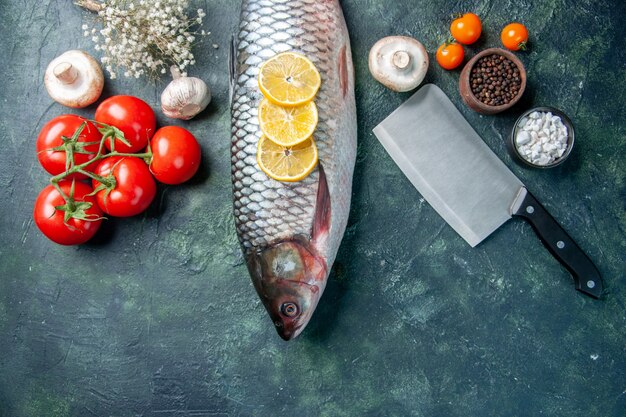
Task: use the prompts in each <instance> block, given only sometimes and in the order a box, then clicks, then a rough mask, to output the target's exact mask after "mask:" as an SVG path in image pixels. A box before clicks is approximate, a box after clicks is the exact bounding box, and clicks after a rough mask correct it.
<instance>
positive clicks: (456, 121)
mask: <svg viewBox="0 0 626 417" xmlns="http://www.w3.org/2000/svg"><path fill="white" fill-rule="evenodd" d="M373 131H374V134H375V135H376V137H377V138H378V140H379V141H380V143H381V144H382V145H383V147H384V148H385V150H386V151H387V152H388V153H389V155H390V156H391V157H392V159H393V160H394V161H395V162H396V164H397V165H398V166H399V167H400V169H401V170H402V172H403V173H404V174H405V175H406V176H407V178H408V179H409V180H410V181H411V183H412V184H413V185H414V186H415V188H417V190H418V191H419V192H420V193H421V194H422V196H423V197H424V199H425V200H426V201H428V203H429V204H430V205H431V206H432V207H433V208H434V209H435V211H437V213H439V215H440V216H441V217H443V218H444V220H445V221H446V222H447V223H448V224H449V225H450V226H452V228H453V229H454V230H455V231H456V232H457V233H458V234H459V235H460V236H461V237H462V238H463V239H465V240H466V241H467V243H469V244H470V245H471V246H472V247H474V246H476V245H478V244H479V243H480V242H481V241H483V240H484V239H485V238H486V237H487V236H489V235H490V234H491V233H493V232H494V231H495V230H496V229H498V228H499V227H500V226H501V225H502V224H503V223H505V222H506V221H507V220H509V219H510V218H511V217H512V216H518V217H521V218H523V219H525V220H526V221H528V222H529V223H530V224H531V225H532V226H533V229H534V230H535V232H536V233H537V235H538V236H539V237H540V239H541V240H542V241H543V243H544V244H545V245H546V247H547V248H548V249H549V251H550V252H551V253H552V254H553V255H554V256H555V257H556V258H557V259H558V260H559V262H561V263H562V264H563V265H564V266H565V267H566V268H567V269H568V270H569V272H570V273H571V274H572V276H573V278H574V282H575V285H576V289H578V290H579V291H581V292H583V293H585V294H587V295H590V296H592V297H595V298H599V297H600V295H601V293H602V289H603V284H602V278H601V277H600V273H599V272H598V270H597V268H596V267H595V265H594V264H593V262H592V261H591V260H590V259H589V257H587V255H585V253H584V252H583V251H582V250H581V249H580V247H579V246H578V245H577V244H576V243H575V242H574V241H573V240H572V238H571V237H569V235H568V234H567V233H566V232H565V231H564V230H563V229H562V228H561V227H560V226H559V224H558V223H557V222H556V220H555V219H554V218H553V217H552V216H551V215H550V214H549V213H548V212H547V211H546V210H545V208H543V206H541V204H540V203H539V202H538V201H537V199H536V198H534V197H533V196H532V194H531V193H530V192H528V190H527V189H526V187H525V186H524V184H523V183H522V182H521V181H520V180H519V179H518V178H517V177H516V176H515V175H514V174H513V173H512V172H511V171H510V170H509V169H508V168H507V166H506V165H505V164H504V163H503V162H502V161H501V160H500V159H499V158H498V156H497V155H496V154H495V153H493V152H492V151H491V149H490V148H489V147H488V146H487V144H486V143H485V142H484V141H483V140H482V139H481V138H480V136H479V135H478V134H477V133H476V131H475V130H474V129H473V128H472V127H471V125H470V124H469V123H468V122H467V120H465V118H464V117H463V115H461V113H460V112H459V111H458V110H457V109H456V107H454V104H453V103H452V102H451V101H450V99H449V98H448V97H447V96H446V95H445V93H444V92H443V91H441V89H439V88H438V87H437V86H435V85H433V84H427V85H425V86H423V87H422V88H420V89H419V90H418V91H417V92H416V93H415V94H414V95H413V96H411V97H410V98H409V99H408V100H407V101H406V102H405V103H403V104H402V105H401V106H400V107H398V109H396V110H395V111H394V112H393V113H391V114H390V115H389V116H388V117H387V118H386V119H385V120H383V121H382V122H381V123H380V124H379V125H378V126H376V127H375V128H374V130H373Z"/></svg>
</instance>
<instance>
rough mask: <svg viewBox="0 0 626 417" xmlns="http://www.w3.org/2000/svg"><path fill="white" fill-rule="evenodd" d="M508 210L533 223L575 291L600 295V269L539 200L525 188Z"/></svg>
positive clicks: (595, 296) (598, 296)
mask: <svg viewBox="0 0 626 417" xmlns="http://www.w3.org/2000/svg"><path fill="white" fill-rule="evenodd" d="M523 191H524V190H522V192H523ZM520 197H522V194H520ZM512 214H513V215H514V216H520V217H523V218H524V219H526V220H527V221H528V222H529V223H530V224H531V225H532V226H533V229H535V232H536V233H537V236H539V238H541V240H542V241H543V243H544V245H546V246H547V248H548V249H549V250H550V252H551V253H552V255H554V257H555V258H556V259H558V260H559V262H561V264H563V266H564V267H565V268H567V270H568V271H569V272H570V273H571V274H572V276H573V277H574V282H575V284H576V289H577V290H578V291H581V292H583V293H585V294H587V295H590V296H591V297H594V298H600V295H602V289H603V285H602V277H600V272H598V269H597V268H596V266H595V265H594V264H593V262H591V260H590V259H589V257H588V256H587V255H585V253H584V252H583V251H582V249H580V248H579V247H578V245H577V244H576V242H574V241H573V240H572V238H571V237H569V235H568V234H567V233H566V232H565V230H563V229H562V228H561V226H559V224H558V223H557V222H556V220H554V217H552V216H551V215H550V213H548V212H547V211H546V209H545V208H544V207H543V206H542V205H541V204H539V201H537V199H536V198H535V197H533V195H532V194H531V193H530V192H528V190H526V195H525V196H523V200H522V201H521V204H520V203H519V202H518V203H517V204H516V205H515V209H514V211H513V213H512Z"/></svg>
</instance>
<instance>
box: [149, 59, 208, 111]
mask: <svg viewBox="0 0 626 417" xmlns="http://www.w3.org/2000/svg"><path fill="white" fill-rule="evenodd" d="M170 70H171V72H172V77H173V78H174V79H173V80H172V82H171V83H169V85H168V86H167V87H165V90H163V93H162V94H161V110H163V114H165V115H166V116H167V117H171V118H172V119H183V120H189V119H191V118H193V117H194V116H195V115H197V114H198V113H200V112H201V111H202V110H204V109H205V108H206V106H208V105H209V102H210V101H211V92H210V91H209V87H207V85H206V83H205V82H204V81H202V80H201V79H200V78H196V77H183V76H181V74H180V71H178V68H177V67H176V66H172V68H171V69H170Z"/></svg>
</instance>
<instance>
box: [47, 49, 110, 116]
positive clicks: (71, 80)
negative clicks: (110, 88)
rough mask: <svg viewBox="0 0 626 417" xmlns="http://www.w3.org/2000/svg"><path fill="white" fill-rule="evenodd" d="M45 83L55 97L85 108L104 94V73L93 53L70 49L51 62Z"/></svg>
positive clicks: (49, 92)
mask: <svg viewBox="0 0 626 417" xmlns="http://www.w3.org/2000/svg"><path fill="white" fill-rule="evenodd" d="M44 85H45V86H46V90H47V91H48V94H49V95H50V97H52V99H53V100H54V101H56V102H58V103H60V104H62V105H64V106H67V107H73V108H82V107H87V106H88V105H90V104H92V103H93V102H95V101H96V100H98V98H99V97H100V94H102V88H103V87H104V74H103V73H102V69H101V68H100V65H99V64H98V62H97V61H96V60H95V59H94V58H93V57H92V56H91V55H89V54H88V53H86V52H83V51H78V50H71V51H67V52H65V53H63V54H61V55H59V56H58V57H56V58H54V59H53V60H52V62H50V64H49V65H48V68H47V69H46V74H45V75H44Z"/></svg>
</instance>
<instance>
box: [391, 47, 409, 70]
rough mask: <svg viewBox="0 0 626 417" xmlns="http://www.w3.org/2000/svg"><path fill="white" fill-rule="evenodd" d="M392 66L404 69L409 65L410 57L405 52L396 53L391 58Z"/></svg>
mask: <svg viewBox="0 0 626 417" xmlns="http://www.w3.org/2000/svg"><path fill="white" fill-rule="evenodd" d="M391 62H392V63H393V65H394V66H395V67H396V68H398V69H400V70H403V69H406V68H407V67H408V66H409V64H410V63H411V56H410V55H409V53H408V52H407V51H396V52H395V53H394V54H393V57H392V58H391Z"/></svg>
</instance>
